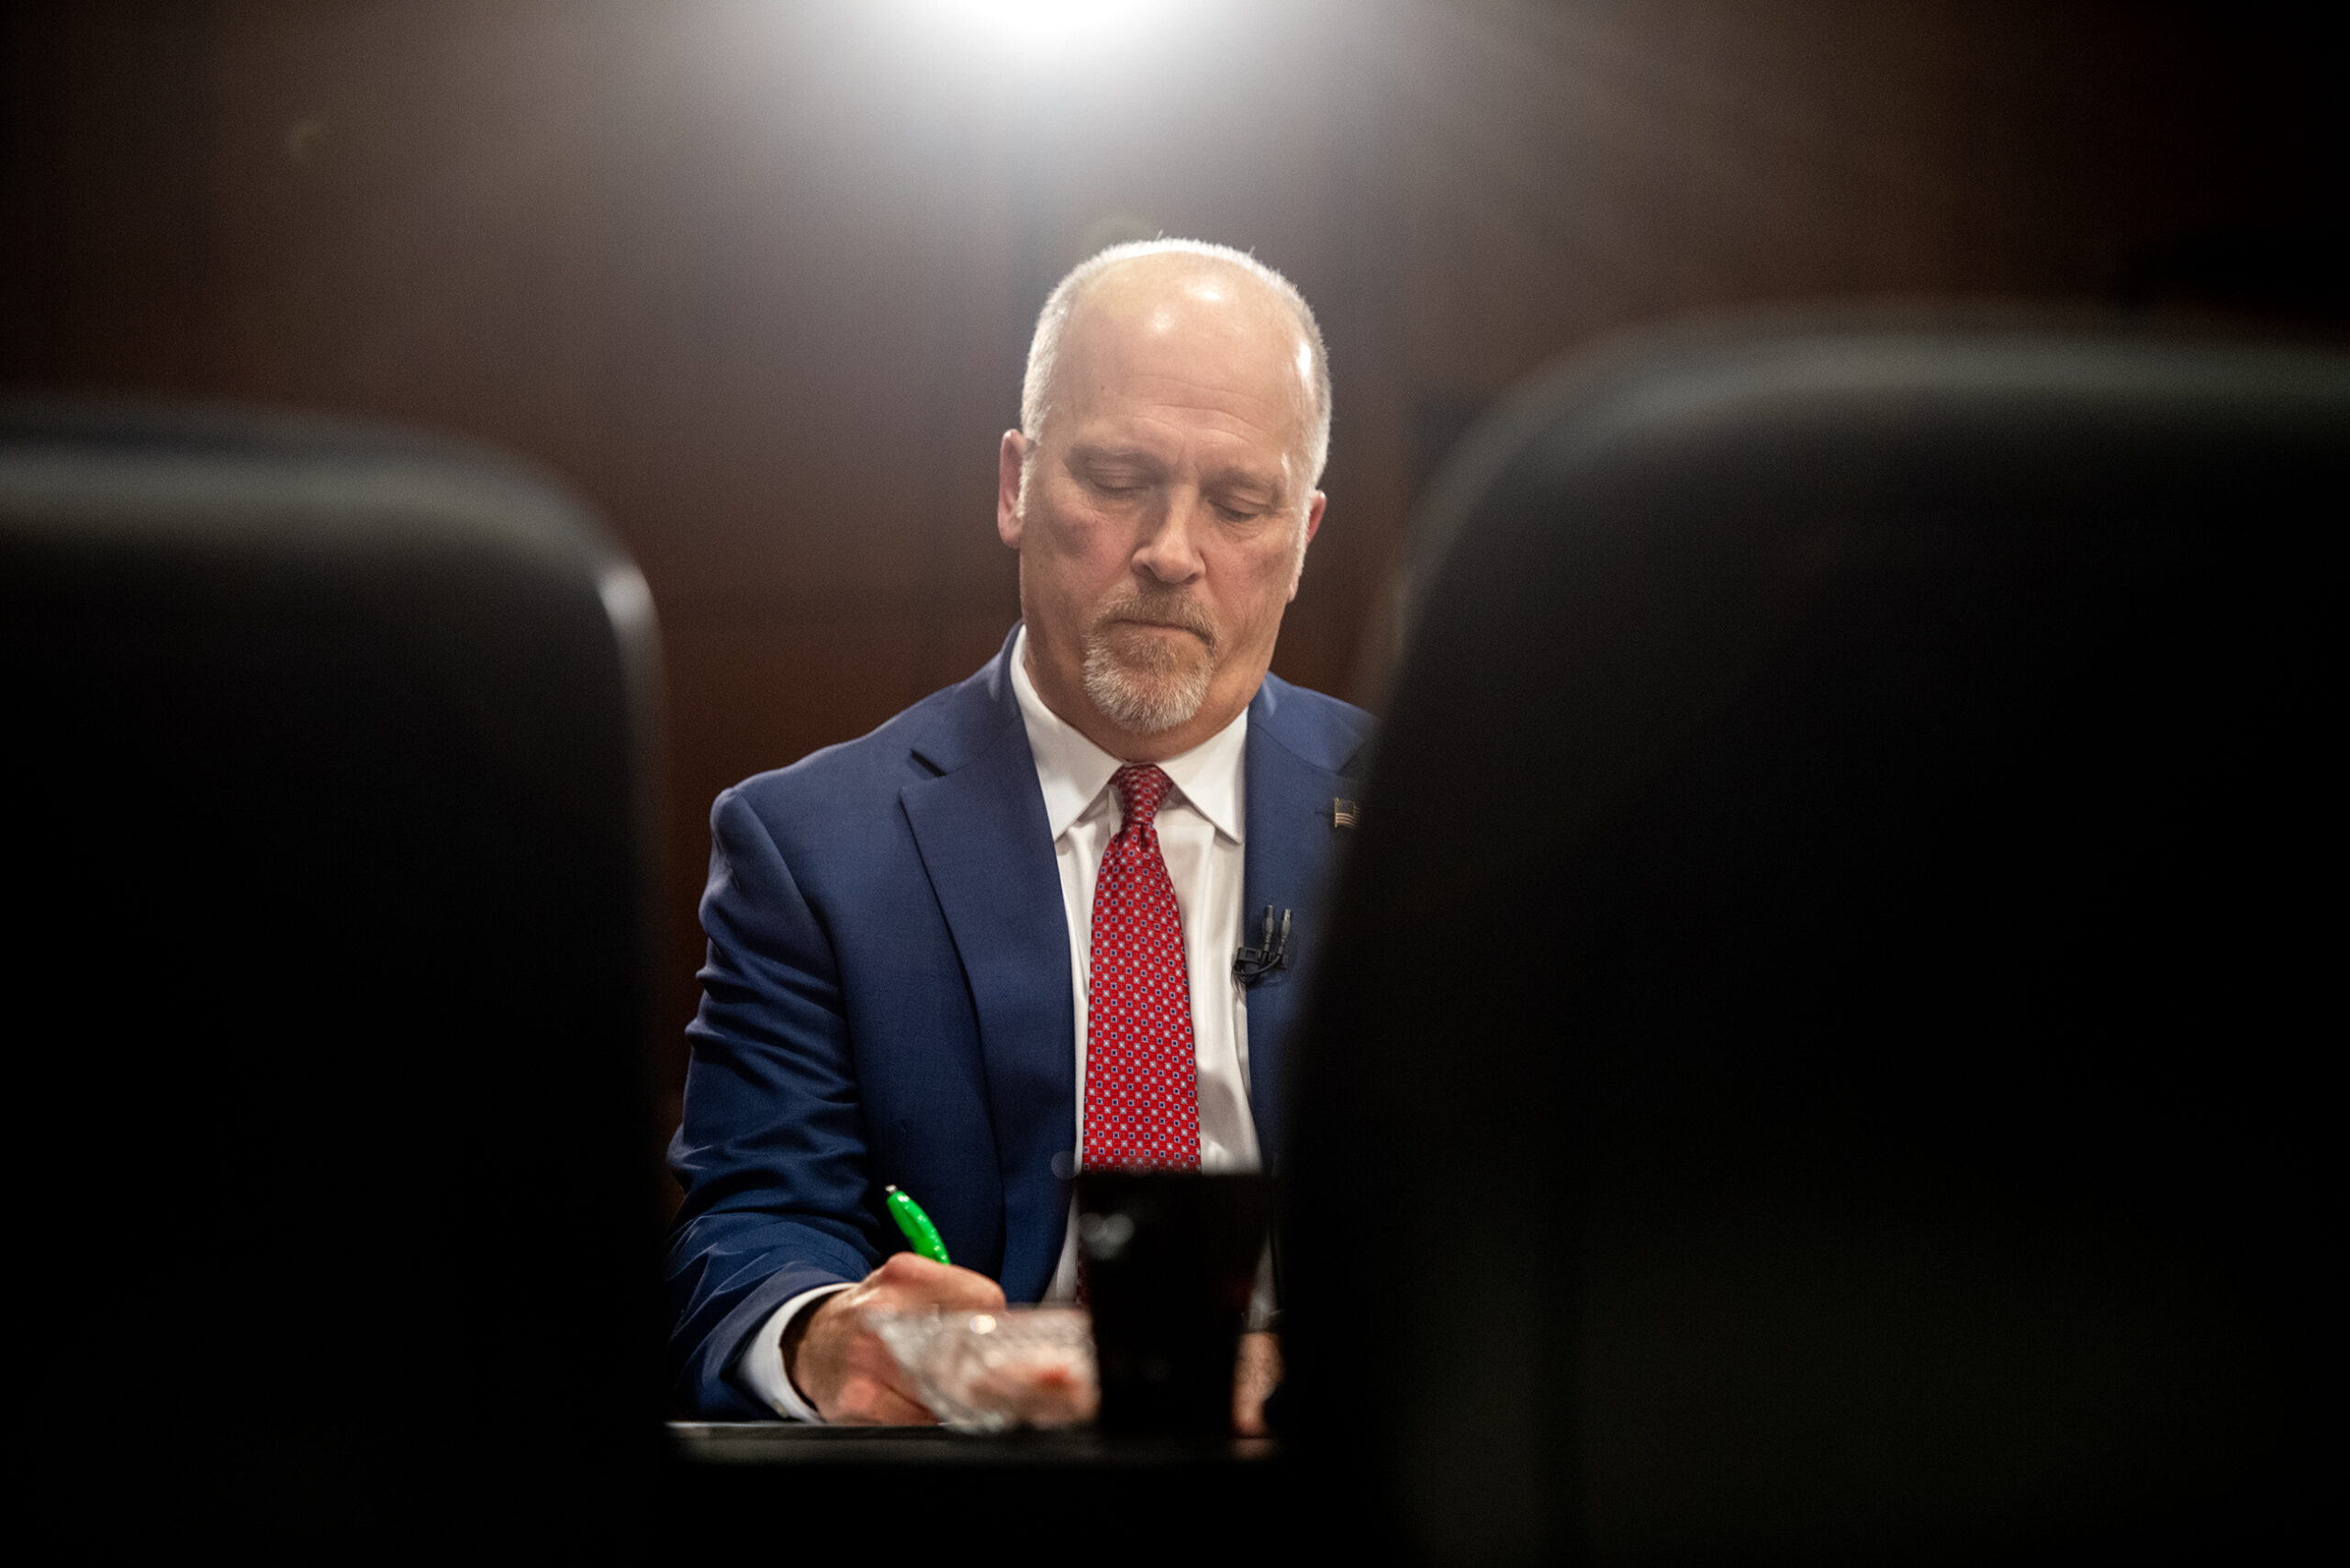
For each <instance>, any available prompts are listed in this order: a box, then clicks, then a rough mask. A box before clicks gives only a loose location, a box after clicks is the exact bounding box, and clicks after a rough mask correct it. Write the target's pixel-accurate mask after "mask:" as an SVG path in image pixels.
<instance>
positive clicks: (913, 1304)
mask: <svg viewBox="0 0 2350 1568" xmlns="http://www.w3.org/2000/svg"><path fill="white" fill-rule="evenodd" d="M876 1306H883V1307H890V1308H892V1309H894V1310H896V1311H899V1312H921V1311H924V1310H926V1309H928V1308H930V1307H934V1306H936V1307H945V1308H946V1309H947V1310H949V1311H952V1312H1002V1310H1003V1287H1002V1285H999V1284H997V1283H996V1282H994V1281H993V1280H990V1279H989V1278H988V1277H987V1276H986V1275H985V1274H981V1273H975V1272H974V1271H971V1270H969V1269H957V1268H956V1267H954V1266H953V1265H952V1264H949V1263H934V1262H932V1261H931V1260H929V1259H927V1258H917V1257H915V1256H914V1255H913V1254H912V1253H911V1252H893V1253H891V1254H890V1257H889V1259H888V1260H886V1261H885V1262H883V1263H882V1265H881V1266H880V1267H879V1268H878V1269H876V1270H874V1271H873V1272H871V1273H869V1274H867V1275H866V1276H865V1278H864V1279H862V1280H859V1281H858V1282H856V1284H853V1285H851V1286H849V1288H848V1289H846V1290H845V1291H840V1292H837V1293H835V1294H833V1295H830V1296H827V1297H825V1298H824V1300H822V1301H821V1302H819V1303H817V1305H816V1308H815V1310H814V1311H812V1312H803V1313H801V1314H800V1316H799V1317H798V1318H796V1319H795V1320H794V1321H793V1323H792V1325H791V1327H790V1328H789V1331H787V1332H786V1333H785V1335H784V1337H783V1371H784V1375H785V1376H787V1377H789V1379H791V1383H792V1386H793V1387H794V1388H797V1389H798V1390H800V1394H802V1395H803V1396H804V1397H805V1398H806V1399H807V1400H808V1402H809V1403H810V1404H811V1405H813V1406H815V1407H816V1410H817V1413H818V1414H819V1415H821V1416H822V1417H824V1419H825V1420H827V1421H833V1422H837V1423H839V1424H841V1425H844V1426H852V1427H934V1426H936V1425H937V1424H938V1417H935V1416H934V1415H932V1414H931V1413H930V1412H929V1411H928V1410H926V1409H924V1408H923V1404H922V1401H921V1399H920V1398H918V1397H917V1396H916V1395H915V1394H914V1389H913V1384H912V1382H911V1381H910V1380H909V1379H908V1378H907V1376H906V1374H905V1372H903V1371H902V1370H901V1368H900V1367H899V1365H898V1362H897V1359H896V1358H895V1357H893V1356H891V1355H890V1348H889V1347H888V1346H887V1345H884V1344H883V1343H882V1342H881V1338H880V1336H878V1335H877V1334H875V1333H874V1332H873V1331H872V1330H871V1329H869V1328H867V1327H866V1326H865V1313H866V1309H867V1308H868V1307H876Z"/></svg>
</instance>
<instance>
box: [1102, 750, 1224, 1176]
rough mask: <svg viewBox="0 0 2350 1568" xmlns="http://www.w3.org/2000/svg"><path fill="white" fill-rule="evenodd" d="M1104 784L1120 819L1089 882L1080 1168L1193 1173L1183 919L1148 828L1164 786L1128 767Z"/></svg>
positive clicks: (1194, 1112)
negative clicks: (1090, 944)
mask: <svg viewBox="0 0 2350 1568" xmlns="http://www.w3.org/2000/svg"><path fill="white" fill-rule="evenodd" d="M1110 785H1111V787H1112V788H1113V789H1114V790H1117V792H1118V809H1119V811H1120V812H1122V813H1124V814H1123V818H1122V821H1121V823H1120V824H1119V827H1118V835H1117V836H1116V837H1115V838H1113V839H1112V840H1111V841H1110V847H1109V848H1108V849H1106V850H1104V851H1103V852H1102V874H1101V876H1100V877H1099V878H1097V879H1095V881H1094V883H1093V958H1092V971H1091V973H1092V979H1091V994H1090V996H1089V998H1088V1000H1087V1007H1086V1014H1085V1017H1086V1023H1085V1150H1084V1157H1085V1163H1086V1164H1087V1165H1088V1166H1091V1167H1094V1168H1096V1169H1099V1168H1102V1167H1104V1166H1107V1167H1113V1168H1114V1167H1118V1166H1154V1167H1158V1168H1161V1169H1174V1170H1196V1169H1197V1168H1198V1166H1199V1163H1200V1083H1199V1058H1198V1057H1197V1055H1196V1053H1195V1052H1194V1050H1193V1048H1192V988H1191V986H1190V984H1189V982H1188V981H1186V980H1185V979H1184V975H1183V916H1182V913H1181V911H1180V910H1178V909H1177V908H1176V907H1175V884H1174V883H1173V882H1172V881H1170V880H1169V879H1168V876H1167V861H1166V859H1165V857H1162V856H1161V855H1160V854H1159V853H1158V828H1156V827H1155V826H1153V825H1152V819H1153V818H1154V817H1156V816H1158V803H1159V802H1160V801H1163V800H1165V799H1166V798H1167V791H1168V790H1169V789H1170V788H1172V787H1173V786H1172V781H1171V780H1169V778H1168V777H1167V775H1166V774H1164V773H1161V772H1160V771H1159V770H1158V768H1156V767H1151V766H1149V765H1148V764H1147V763H1137V764H1131V765H1129V766H1127V767H1121V768H1120V769H1118V771H1117V772H1116V773H1114V774H1113V775H1111V778H1110Z"/></svg>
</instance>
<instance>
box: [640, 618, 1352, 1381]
mask: <svg viewBox="0 0 2350 1568" xmlns="http://www.w3.org/2000/svg"><path fill="white" fill-rule="evenodd" d="M1012 646H1013V644H1012V640H1011V639H1006V641H1005V643H1004V646H1003V649H1002V652H1001V653H999V654H998V655H996V657H995V658H994V659H993V660H991V661H990V663H989V664H988V666H987V667H985V668H984V669H982V670H980V671H979V674H977V675H975V676H973V677H972V678H970V679H968V680H967V681H965V682H963V683H962V684H961V685H959V686H955V687H950V688H948V689H946V690H945V691H941V692H938V693H937V694H935V695H934V696H932V697H930V698H928V699H927V700H924V701H923V702H920V703H918V704H916V705H915V706H914V707H912V708H910V709H908V710H907V711H904V712H903V713H901V714H899V715H898V716H897V717H896V718H894V719H892V720H890V722H888V723H886V724H884V725H882V726H881V728H879V729H878V730H876V731H874V732H873V733H872V734H869V735H867V736H865V737H864V738H863V739H861V740H856V741H851V742H849V743H848V744H847V745H837V746H832V747H829V748H827V749H826V750H823V751H820V752H817V753H815V754H814V755H813V756H809V757H806V758H804V759H803V760H801V761H800V762H798V763H795V764H793V765H792V766H791V767H786V768H783V769H781V770H779V771H777V772H773V773H762V774H760V775H759V776H757V777H756V778H751V779H748V780H746V781H745V782H744V783H742V784H739V785H737V786H735V787H734V788H733V789H732V790H727V791H726V792H725V793H724V794H722V795H721V796H719V798H718V802H717V804H716V806H714V807H713V808H712V810H711V868H710V886H709V889H708V890H707V891H706V892H705V893H704V894H703V895H702V903H701V920H702V926H703V928H704V929H705V930H706V931H707V932H708V933H709V935H710V957H709V961H708V963H707V965H706V966H705V967H704V969H702V971H701V982H702V1002H701V1010H700V1013H699V1015H698V1016H697V1017H696V1018H695V1020H694V1022H693V1023H692V1025H689V1026H688V1029H687V1035H688V1037H689V1039H690V1040H691V1042H692V1047H693V1059H692V1063H691V1065H690V1067H689V1068H688V1070H687V1075H686V1100H685V1118H684V1123H683V1125H682V1126H680V1127H679V1128H678V1130H677V1137H675V1138H674V1139H673V1140H672V1141H671V1143H670V1148H669V1162H670V1166H671V1168H672V1169H673V1170H675V1171H676V1172H677V1178H678V1180H679V1181H680V1182H682V1183H683V1184H684V1187H685V1193H686V1195H685V1203H684V1206H683V1207H682V1208H681V1209H680V1211H679V1212H678V1215H677V1224H676V1226H675V1229H674V1230H673V1231H672V1233H671V1236H670V1241H669V1249H668V1258H667V1264H666V1271H667V1276H668V1282H669V1290H670V1296H671V1305H672V1308H673V1309H674V1314H675V1316H674V1319H673V1323H674V1327H673V1330H672V1334H671V1347H670V1348H671V1353H672V1368H673V1372H674V1375H675V1387H676V1391H677V1398H678V1400H679V1402H680V1404H681V1405H682V1406H684V1407H685V1408H687V1409H688V1410H690V1411H691V1412H693V1413H694V1414H695V1415H697V1416H699V1417H702V1418H705V1419H716V1420H729V1419H733V1420H739V1419H744V1418H747V1417H763V1416H767V1415H769V1414H771V1412H769V1411H768V1410H767V1407H766V1406H764V1405H763V1404H762V1403H760V1402H759V1401H758V1400H757V1399H756V1398H755V1397H754V1396H753V1395H751V1394H748V1393H747V1392H745V1390H744V1387H743V1386H742V1385H741V1384H740V1383H738V1382H737V1381H736V1380H735V1378H734V1376H733V1372H734V1365H735V1362H736V1361H737V1359H738V1358H739V1356H740V1355H741V1352H742V1350H743V1347H744V1342H745V1340H746V1339H747V1338H748V1337H749V1335H750V1334H751V1332H752V1330H753V1329H755V1328H756V1327H758V1326H759V1324H760V1323H761V1322H763V1321H765V1319H766V1318H767V1316H768V1315H769V1314H770V1313H772V1312H773V1311H774V1310H775V1309H776V1308H777V1307H778V1306H779V1305H782V1304H783V1303H784V1302H785V1301H787V1300H789V1298H790V1297H792V1296H794V1295H797V1294H800V1292H802V1291H805V1290H809V1289H811V1288H813V1287H814V1286H817V1285H821V1284H824V1283H827V1282H835V1281H849V1280H856V1279H861V1278H863V1277H864V1276H865V1275H866V1274H867V1272H868V1271H871V1270H872V1269H874V1268H875V1267H877V1266H878V1264H879V1263H880V1261H881V1259H882V1257H883V1255H884V1254H885V1253H887V1252H891V1251H896V1250H898V1249H899V1247H900V1243H899V1241H898V1238H897V1232H896V1229H895V1227H894V1226H892V1225H891V1224H890V1221H889V1220H888V1218H887V1217H886V1216H885V1215H884V1213H883V1211H882V1209H881V1207H880V1205H879V1204H878V1201H877V1200H878V1195H879V1193H880V1191H881V1188H882V1186H883V1184H884V1183H888V1182H895V1183H896V1184H897V1185H899V1186H900V1187H902V1188H904V1189H905V1190H906V1191H908V1192H910V1193H914V1194H915V1195H916V1196H918V1197H919V1198H920V1199H921V1200H922V1203H923V1207H924V1208H925V1209H927V1210H928V1211H929V1213H930V1215H931V1217H932V1218H933V1219H934V1220H936V1221H937V1222H938V1227H939V1229H940V1230H941V1231H942V1232H944V1233H945V1236H946V1247H947V1250H948V1251H949V1252H950V1253H952V1254H953V1255H954V1258H955V1260H956V1261H957V1263H961V1264H964V1265H967V1266H968V1267H970V1268H974V1269H978V1270H979V1271H982V1272H985V1273H988V1274H991V1275H993V1276H994V1277H995V1278H996V1279H997V1280H998V1281H999V1282H1001V1283H1002V1286H1003V1290H1004V1294H1005V1295H1007V1296H1008V1297H1010V1298H1011V1299H1012V1300H1013V1301H1035V1299H1037V1298H1038V1297H1039V1296H1040V1295H1042V1294H1044V1291H1045V1289H1046V1286H1047V1285H1049V1284H1050V1283H1051V1282H1052V1276H1053V1271H1054V1268H1055V1265H1056V1264H1057V1261H1058V1260H1059V1256H1060V1250H1061V1247H1062V1243H1063V1238H1064V1236H1065V1234H1066V1230H1067V1226H1068V1202H1069V1194H1068V1188H1067V1183H1066V1182H1063V1181H1062V1180H1061V1179H1060V1178H1058V1177H1057V1176H1056V1175H1055V1173H1054V1170H1053V1157H1054V1156H1055V1155H1056V1154H1063V1153H1068V1152H1069V1151H1071V1150H1072V1149H1073V1148H1074V1147H1075V1144H1076V1132H1077V1083H1076V1075H1077V1066H1076V1059H1075V1057H1076V1045H1075V1042H1076V1034H1077V1021H1076V1016H1075V1013H1074V1006H1075V1004H1074V1002H1073V1001H1072V991H1071V977H1070V974H1069V927H1068V923H1067V917H1066V916H1065V914H1064V913H1063V911H1062V906H1061V885H1060V875H1059V871H1058V869H1057V867H1056V865H1055V863H1054V858H1053V843H1052V837H1051V835H1050V834H1049V833H1048V832H1047V831H1046V821H1045V802H1044V796H1043V793H1042V791H1041V790H1039V789H1038V787H1037V784H1036V769H1035V763H1034V761H1033V760H1031V758H1030V756H1029V752H1028V735H1027V731H1026V728H1025V727H1024V725H1023V723H1022V722H1021V718H1020V708H1019V704H1018V701H1017V700H1015V698H1014V697H1013V689H1012V675H1011V655H1012ZM1370 734H1371V718H1370V715H1368V714H1366V713H1364V712H1363V711H1361V710H1360V709H1357V708H1352V707H1349V706H1348V705H1347V704H1346V703H1343V702H1340V701H1337V700H1335V699H1332V698H1328V697H1324V696H1322V695H1320V694H1318V693H1316V692H1312V691H1306V690H1304V689H1300V688H1298V687H1294V686H1292V685H1290V684H1289V683H1288V682H1286V681H1282V680H1280V679H1277V678H1273V677H1270V676H1268V677H1267V678H1266V679H1265V683H1264V685H1263V687H1262V688H1261V689H1259V691H1258V693H1257V696H1256V698H1255V700H1252V701H1251V702H1250V703H1249V704H1248V743H1247V747H1246V751H1245V756H1246V761H1245V763H1244V765H1243V766H1244V768H1245V777H1244V790H1245V798H1246V802H1247V804H1246V815H1247V821H1246V829H1245V831H1246V833H1247V834H1248V841H1247V845H1246V848H1245V851H1244V853H1245V856H1246V868H1245V870H1244V873H1243V876H1242V883H1243V888H1244V894H1243V897H1244V902H1243V905H1242V908H1243V912H1244V914H1243V922H1242V924H1243V928H1244V930H1245V931H1247V932H1248V934H1249V935H1250V937H1251V938H1252V939H1253V937H1254V935H1255V934H1256V931H1257V929H1258V914H1257V912H1258V911H1260V910H1262V909H1263V908H1264V907H1265V906H1266V905H1268V904H1270V905H1272V906H1273V907H1275V908H1276V909H1287V910H1291V911H1292V912H1293V914H1292V923H1291V927H1290V936H1289V946H1288V961H1287V965H1286V967H1285V968H1283V969H1277V970H1275V971H1273V972H1272V973H1270V974H1269V975H1267V976H1266V977H1264V979H1263V980H1260V981H1259V982H1258V983H1257V984H1256V985H1255V986H1254V987H1253V988H1252V989H1251V990H1250V991H1249V992H1248V1064H1249V1072H1248V1077H1249V1084H1250V1090H1251V1093H1252V1095H1253V1098H1254V1103H1253V1106H1252V1109H1253V1111H1254V1113H1255V1115H1256V1120H1257V1134H1258V1141H1259V1145H1260V1146H1261V1148H1262V1149H1263V1151H1264V1157H1265V1160H1266V1164H1267V1166H1268V1168H1269V1169H1278V1166H1279V1160H1280V1137H1281V1107H1280V1103H1279V1102H1280V1092H1281V1076H1282V1059H1281V1047H1282V1036H1283V1035H1284V1034H1285V1033H1286V1031H1287V1029H1288V1025H1289V1024H1290V1021H1291V1017H1292V1013H1293V1012H1294V1010H1295V1008H1296V1005H1297V1003H1298V1002H1299V999H1300V997H1301V994H1302V989H1303V988H1302V987H1301V985H1300V983H1299V976H1300V972H1301V970H1302V969H1303V968H1304V965H1305V963H1306V962H1307V961H1308V960H1309V959H1310V958H1311V956H1312V953H1313V948H1314V945H1315V938H1316V936H1317V935H1319V932H1320V930H1321V926H1322V920H1321V899H1322V896H1323V892H1324V890H1325V886H1326V882H1327V881H1328V876H1327V872H1328V869H1329V866H1330V862H1331V859H1332V855H1333V851H1334V850H1335V848H1336V847H1337V841H1338V839H1339V838H1340V837H1341V836H1342V835H1343V834H1344V833H1345V832H1346V830H1345V829H1343V828H1341V827H1339V826H1337V824H1336V823H1334V821H1333V813H1332V811H1331V802H1332V801H1333V800H1334V799H1336V798H1338V797H1352V796H1355V795H1359V794H1360V792H1361V791H1360V787H1359V785H1358V784H1357V782H1356V781H1357V779H1358V778H1360V768H1361V767H1362V765H1363V763H1364V762H1365V761H1366V760H1367V758H1366V756H1365V755H1364V754H1365V750H1366V745H1367V743H1368V741H1369V738H1370Z"/></svg>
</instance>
